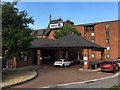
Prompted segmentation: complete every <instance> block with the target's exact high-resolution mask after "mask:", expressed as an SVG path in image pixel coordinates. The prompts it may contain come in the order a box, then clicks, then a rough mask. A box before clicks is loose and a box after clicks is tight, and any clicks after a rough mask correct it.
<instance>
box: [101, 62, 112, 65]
mask: <svg viewBox="0 0 120 90" xmlns="http://www.w3.org/2000/svg"><path fill="white" fill-rule="evenodd" d="M105 64H107V65H112V62H103V65H105Z"/></svg>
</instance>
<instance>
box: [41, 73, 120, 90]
mask: <svg viewBox="0 0 120 90" xmlns="http://www.w3.org/2000/svg"><path fill="white" fill-rule="evenodd" d="M119 74H120V72H119V73H116V74H115V75H114V76H109V77H104V78H98V79H93V80H88V81H83V82H73V83H66V84H57V85H51V86H46V87H40V88H50V87H56V86H67V85H73V84H82V83H88V82H95V81H98V80H103V79H108V78H114V77H116V76H118V75H119Z"/></svg>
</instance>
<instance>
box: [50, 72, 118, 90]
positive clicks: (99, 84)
mask: <svg viewBox="0 0 120 90" xmlns="http://www.w3.org/2000/svg"><path fill="white" fill-rule="evenodd" d="M119 79H120V74H119V75H118V76H116V77H112V78H107V79H102V80H97V81H94V82H87V83H79V84H71V85H63V86H52V87H49V88H110V87H112V86H113V85H118V84H120V80H119Z"/></svg>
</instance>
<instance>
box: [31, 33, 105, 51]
mask: <svg viewBox="0 0 120 90" xmlns="http://www.w3.org/2000/svg"><path fill="white" fill-rule="evenodd" d="M31 44H32V46H33V48H97V49H105V48H104V47H102V46H100V45H98V44H95V43H93V42H91V41H89V40H87V39H85V38H82V37H81V36H78V35H76V34H68V35H66V36H64V37H60V38H59V39H57V40H51V39H47V38H39V39H36V40H34V41H32V42H31Z"/></svg>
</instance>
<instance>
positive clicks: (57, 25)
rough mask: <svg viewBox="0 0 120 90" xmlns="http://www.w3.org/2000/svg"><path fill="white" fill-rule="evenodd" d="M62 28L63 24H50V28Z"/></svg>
mask: <svg viewBox="0 0 120 90" xmlns="http://www.w3.org/2000/svg"><path fill="white" fill-rule="evenodd" d="M62 26H63V23H56V24H50V28H60V27H62Z"/></svg>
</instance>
